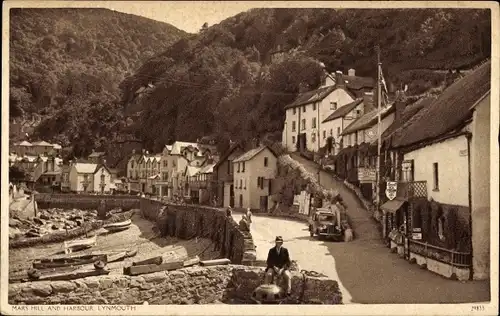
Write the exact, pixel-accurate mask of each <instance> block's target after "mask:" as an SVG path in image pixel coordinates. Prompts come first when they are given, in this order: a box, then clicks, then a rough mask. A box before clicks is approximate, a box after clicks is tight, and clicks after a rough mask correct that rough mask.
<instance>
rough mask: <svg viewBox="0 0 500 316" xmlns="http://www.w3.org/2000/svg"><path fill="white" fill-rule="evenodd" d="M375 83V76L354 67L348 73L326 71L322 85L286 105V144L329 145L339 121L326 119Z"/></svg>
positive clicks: (291, 146)
mask: <svg viewBox="0 0 500 316" xmlns="http://www.w3.org/2000/svg"><path fill="white" fill-rule="evenodd" d="M373 85H374V80H373V79H371V78H364V77H357V76H355V72H354V70H353V69H351V70H349V73H348V75H344V74H342V72H340V71H338V72H337V73H335V75H330V74H325V79H324V81H323V85H322V86H321V87H320V88H319V89H317V90H313V91H308V92H305V93H302V94H300V95H299V96H298V97H297V99H296V100H295V101H294V102H293V103H291V104H289V105H287V106H285V124H284V128H283V134H282V143H283V146H284V147H286V148H287V149H288V150H289V151H296V150H297V148H300V149H302V150H309V151H319V149H320V148H321V147H323V146H325V145H326V139H327V138H328V137H329V136H334V133H335V129H336V125H335V126H333V125H332V124H331V123H329V124H326V125H325V126H324V125H323V122H324V121H325V120H326V119H327V118H328V117H329V116H330V115H331V114H332V113H334V112H335V111H337V110H339V109H340V108H342V107H344V106H345V105H348V104H352V102H353V101H355V100H356V99H357V98H360V97H363V95H364V93H365V92H368V91H371V90H372V88H373ZM349 112H350V111H349ZM347 114H348V113H345V115H347ZM345 115H343V116H345ZM343 116H342V117H343ZM330 133H332V135H330Z"/></svg>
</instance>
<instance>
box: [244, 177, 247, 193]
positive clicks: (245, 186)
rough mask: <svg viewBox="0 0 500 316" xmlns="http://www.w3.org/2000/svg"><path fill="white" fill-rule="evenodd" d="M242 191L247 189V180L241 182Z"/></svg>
mask: <svg viewBox="0 0 500 316" xmlns="http://www.w3.org/2000/svg"><path fill="white" fill-rule="evenodd" d="M243 189H245V190H246V189H247V179H245V181H243Z"/></svg>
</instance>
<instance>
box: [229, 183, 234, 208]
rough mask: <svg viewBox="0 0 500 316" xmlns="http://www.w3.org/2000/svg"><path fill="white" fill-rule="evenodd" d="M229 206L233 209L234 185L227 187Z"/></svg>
mask: <svg viewBox="0 0 500 316" xmlns="http://www.w3.org/2000/svg"><path fill="white" fill-rule="evenodd" d="M229 206H231V207H234V185H232V184H231V186H230V187H229Z"/></svg>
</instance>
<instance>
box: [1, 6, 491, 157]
mask: <svg viewBox="0 0 500 316" xmlns="http://www.w3.org/2000/svg"><path fill="white" fill-rule="evenodd" d="M47 12H48V13H47ZM11 15H12V18H11V30H12V31H11V32H12V41H11V45H12V46H11V65H12V66H11V92H10V94H11V104H10V109H11V114H13V115H28V114H30V113H36V114H42V115H44V120H43V121H42V123H41V124H40V125H39V128H38V132H39V133H40V134H41V135H45V137H46V138H52V139H57V140H59V141H62V142H65V143H66V144H70V143H71V144H73V145H74V146H75V153H77V154H79V153H85V152H88V151H89V150H90V149H91V148H92V147H93V146H99V145H101V144H103V143H105V142H106V141H109V140H110V139H111V138H110V136H111V137H115V136H116V137H118V136H122V135H125V134H131V135H135V137H138V138H140V139H142V140H143V141H144V143H145V145H146V147H147V148H148V149H149V150H153V151H158V150H161V148H162V147H163V146H164V145H165V144H166V143H170V142H172V141H174V140H185V141H195V140H196V139H198V138H200V137H201V136H204V135H213V136H215V137H216V138H217V139H218V140H220V143H221V144H222V145H220V146H221V147H227V146H228V144H229V140H233V141H236V140H244V139H251V138H254V137H264V136H265V137H266V138H267V139H275V140H276V139H279V134H280V131H281V129H282V124H283V119H284V111H283V107H284V105H286V104H287V103H289V102H291V101H293V100H294V99H295V98H296V96H297V94H298V93H299V92H300V91H304V90H309V89H314V88H317V87H318V86H319V84H320V77H321V74H322V69H321V67H320V65H319V62H323V63H324V64H325V65H326V68H327V70H328V71H335V70H342V71H344V72H346V71H347V70H348V69H350V68H354V69H356V74H357V75H361V76H371V77H374V76H375V73H376V64H375V60H374V47H375V46H376V45H379V46H380V48H381V51H382V62H383V68H384V73H385V76H386V79H387V81H388V82H389V83H390V84H389V86H390V87H392V88H400V87H401V86H402V85H404V84H408V85H409V93H421V92H423V91H425V90H427V89H429V88H431V87H434V86H439V85H442V84H443V82H444V81H446V80H448V79H449V78H446V75H447V74H448V70H449V69H457V68H469V67H470V66H473V65H475V64H476V63H478V62H479V61H481V60H483V59H485V58H487V57H489V56H490V37H491V31H490V24H491V23H490V22H491V18H490V13H489V11H487V10H466V9H461V10H448V9H446V10H445V9H431V10H423V9H414V10H411V11H408V10H368V9H366V10H365V9H361V10H352V9H351V10H333V9H253V10H250V11H248V12H244V13H241V14H238V15H236V16H234V17H231V18H229V19H227V20H225V21H222V22H221V23H219V24H216V25H212V26H208V25H203V26H202V27H201V30H200V32H199V33H198V34H196V35H187V34H184V33H182V32H180V31H178V30H176V29H175V28H173V27H171V26H169V25H166V24H162V23H159V22H158V23H157V22H153V21H150V20H147V19H144V18H140V17H134V16H130V15H125V14H121V13H116V12H112V11H109V10H96V9H85V10H82V9H79V10H61V11H58V10H52V9H50V10H35V9H30V10H24V9H23V10H18V11H15V12H12V14H11ZM69 21H76V22H74V23H70V22H69ZM104 24H105V26H104ZM104 30H106V31H104ZM177 39H178V40H177ZM174 40H176V41H174ZM276 51H281V52H282V53H283V54H282V57H283V58H281V59H279V60H276V59H275V58H272V57H273V56H276V55H273V53H274V52H276Z"/></svg>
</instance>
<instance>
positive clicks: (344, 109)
mask: <svg viewBox="0 0 500 316" xmlns="http://www.w3.org/2000/svg"><path fill="white" fill-rule="evenodd" d="M361 102H363V98H358V99H356V100H354V101H352V102H351V103H348V104H346V105H344V106H341V107H340V108H338V109H337V110H335V112H333V113H332V114H330V115H329V116H328V117H327V118H326V119H324V120H323V122H322V123H324V122H328V121H333V120H335V119H338V118H340V117H344V116H346V115H347V114H348V113H349V112H351V111H352V110H354V108H356V107H357V106H358V105H359V104H360V103H361Z"/></svg>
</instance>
